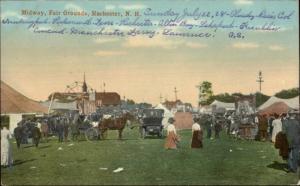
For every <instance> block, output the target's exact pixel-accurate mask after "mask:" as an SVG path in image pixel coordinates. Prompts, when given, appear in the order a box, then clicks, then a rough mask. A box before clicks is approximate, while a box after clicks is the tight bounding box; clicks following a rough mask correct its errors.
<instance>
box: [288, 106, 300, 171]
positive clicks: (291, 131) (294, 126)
mask: <svg viewBox="0 0 300 186" xmlns="http://www.w3.org/2000/svg"><path fill="white" fill-rule="evenodd" d="M289 115H290V119H289V120H288V122H287V123H286V129H285V133H286V136H287V140H288V144H289V159H288V168H289V171H290V172H297V168H298V161H299V159H300V157H299V151H300V124H299V120H297V119H296V116H297V114H296V113H295V112H290V113H289Z"/></svg>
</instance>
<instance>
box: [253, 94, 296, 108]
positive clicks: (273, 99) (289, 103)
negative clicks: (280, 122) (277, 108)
mask: <svg viewBox="0 0 300 186" xmlns="http://www.w3.org/2000/svg"><path fill="white" fill-rule="evenodd" d="M276 102H283V103H285V104H287V106H289V107H290V108H293V109H297V110H299V96H297V97H294V98H290V99H281V98H277V97H275V96H272V97H270V98H269V99H268V100H267V101H266V102H265V103H264V104H262V105H261V106H260V107H258V110H263V109H265V108H267V107H269V106H270V105H272V104H274V103H276Z"/></svg>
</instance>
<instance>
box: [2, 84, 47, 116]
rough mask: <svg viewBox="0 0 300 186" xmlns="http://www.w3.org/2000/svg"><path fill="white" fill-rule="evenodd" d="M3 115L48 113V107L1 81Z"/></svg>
mask: <svg viewBox="0 0 300 186" xmlns="http://www.w3.org/2000/svg"><path fill="white" fill-rule="evenodd" d="M0 104H1V114H12V113H14V114H18V113H47V107H44V106H43V105H41V104H40V103H39V102H37V101H34V100H32V99H29V98H27V97H26V96H24V95H23V94H21V93H20V92H18V91H16V90H15V89H13V88H12V87H10V86H9V85H7V84H6V83H4V82H3V81H1V103H0Z"/></svg>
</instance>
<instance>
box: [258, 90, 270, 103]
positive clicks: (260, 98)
mask: <svg viewBox="0 0 300 186" xmlns="http://www.w3.org/2000/svg"><path fill="white" fill-rule="evenodd" d="M269 98H270V96H267V95H264V94H262V93H260V92H256V93H255V99H256V107H259V106H261V105H262V104H263V103H265V102H266V101H267V100H268V99H269Z"/></svg>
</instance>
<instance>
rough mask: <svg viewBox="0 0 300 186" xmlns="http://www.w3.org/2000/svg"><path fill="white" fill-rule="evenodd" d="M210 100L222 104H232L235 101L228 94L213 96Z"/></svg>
mask: <svg viewBox="0 0 300 186" xmlns="http://www.w3.org/2000/svg"><path fill="white" fill-rule="evenodd" d="M212 99H213V100H218V101H222V102H225V103H232V102H234V101H235V100H234V96H233V95H230V94H228V93H224V94H217V95H213V96H212Z"/></svg>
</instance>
